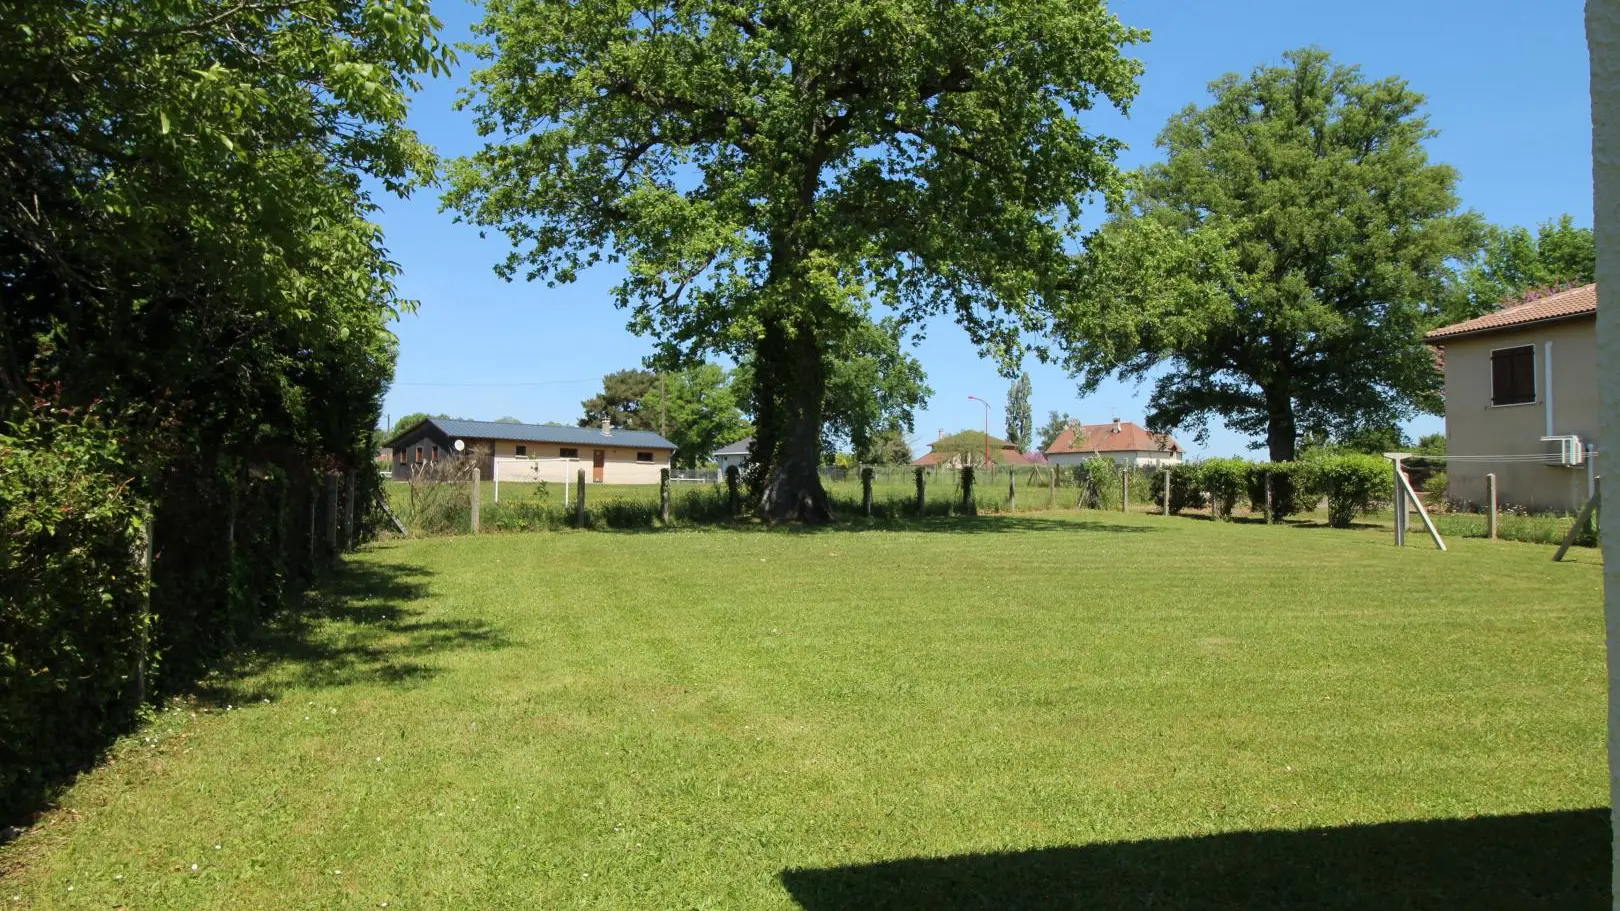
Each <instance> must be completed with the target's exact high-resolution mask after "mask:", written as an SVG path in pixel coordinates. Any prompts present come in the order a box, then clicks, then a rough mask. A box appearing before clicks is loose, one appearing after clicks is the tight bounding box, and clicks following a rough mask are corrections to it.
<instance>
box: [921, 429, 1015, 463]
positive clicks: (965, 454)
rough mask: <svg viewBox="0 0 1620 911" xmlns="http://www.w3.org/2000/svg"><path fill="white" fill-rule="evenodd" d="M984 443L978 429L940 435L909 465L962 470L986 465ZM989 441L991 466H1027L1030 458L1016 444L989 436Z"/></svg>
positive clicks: (983, 436) (984, 438)
mask: <svg viewBox="0 0 1620 911" xmlns="http://www.w3.org/2000/svg"><path fill="white" fill-rule="evenodd" d="M985 442H986V437H985V435H984V434H983V433H981V432H979V431H977V430H964V431H962V432H961V433H953V434H951V435H950V436H942V437H940V438H939V439H937V440H935V441H934V442H932V443H930V444H928V452H927V453H926V454H925V455H923V457H922V458H920V459H916V460H914V461H913V462H912V463H911V464H913V465H920V466H923V467H925V468H935V467H937V468H961V467H962V466H964V465H972V466H973V467H975V468H979V467H982V466H983V465H984V464H985V461H984V459H985V449H986V447H985ZM988 442H989V444H990V445H989V447H988V448H989V451H990V462H991V463H992V464H995V465H1028V464H1029V458H1028V457H1026V456H1025V455H1024V454H1023V453H1022V452H1020V451H1019V450H1018V446H1017V445H1015V444H1013V443H1009V442H1007V441H1006V440H1003V439H1001V438H999V437H989V438H988Z"/></svg>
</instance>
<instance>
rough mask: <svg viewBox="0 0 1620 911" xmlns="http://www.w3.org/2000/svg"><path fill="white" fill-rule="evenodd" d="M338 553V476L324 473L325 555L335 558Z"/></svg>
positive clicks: (334, 473) (335, 473) (332, 472)
mask: <svg viewBox="0 0 1620 911" xmlns="http://www.w3.org/2000/svg"><path fill="white" fill-rule="evenodd" d="M337 552H338V476H337V472H335V471H329V472H327V473H326V555H327V556H328V557H335V556H337Z"/></svg>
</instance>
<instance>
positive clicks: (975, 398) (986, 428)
mask: <svg viewBox="0 0 1620 911" xmlns="http://www.w3.org/2000/svg"><path fill="white" fill-rule="evenodd" d="M968 398H970V399H972V400H973V401H975V402H978V403H979V404H980V405H983V406H984V467H986V468H989V467H990V403H989V402H986V401H985V400H984V399H981V398H979V397H978V396H976V395H970V396H968Z"/></svg>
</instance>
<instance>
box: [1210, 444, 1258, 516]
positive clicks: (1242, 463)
mask: <svg viewBox="0 0 1620 911" xmlns="http://www.w3.org/2000/svg"><path fill="white" fill-rule="evenodd" d="M1199 481H1200V482H1202V484H1203V486H1204V489H1205V490H1207V491H1209V497H1210V509H1211V510H1212V511H1213V512H1214V514H1215V518H1217V519H1222V520H1225V519H1229V518H1231V517H1232V510H1233V508H1234V507H1236V506H1237V504H1238V501H1239V500H1240V499H1242V498H1243V497H1244V496H1245V495H1246V494H1247V493H1248V490H1249V462H1248V460H1247V459H1239V458H1225V459H1205V460H1204V461H1203V463H1202V464H1201V465H1200V466H1199Z"/></svg>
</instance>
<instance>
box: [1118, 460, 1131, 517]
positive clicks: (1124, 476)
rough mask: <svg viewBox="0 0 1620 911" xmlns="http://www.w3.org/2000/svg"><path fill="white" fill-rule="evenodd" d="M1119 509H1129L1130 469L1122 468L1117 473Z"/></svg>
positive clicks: (1124, 510)
mask: <svg viewBox="0 0 1620 911" xmlns="http://www.w3.org/2000/svg"><path fill="white" fill-rule="evenodd" d="M1119 511H1120V512H1130V511H1131V470H1130V469H1129V468H1125V469H1122V470H1121V471H1120V473H1119Z"/></svg>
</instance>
